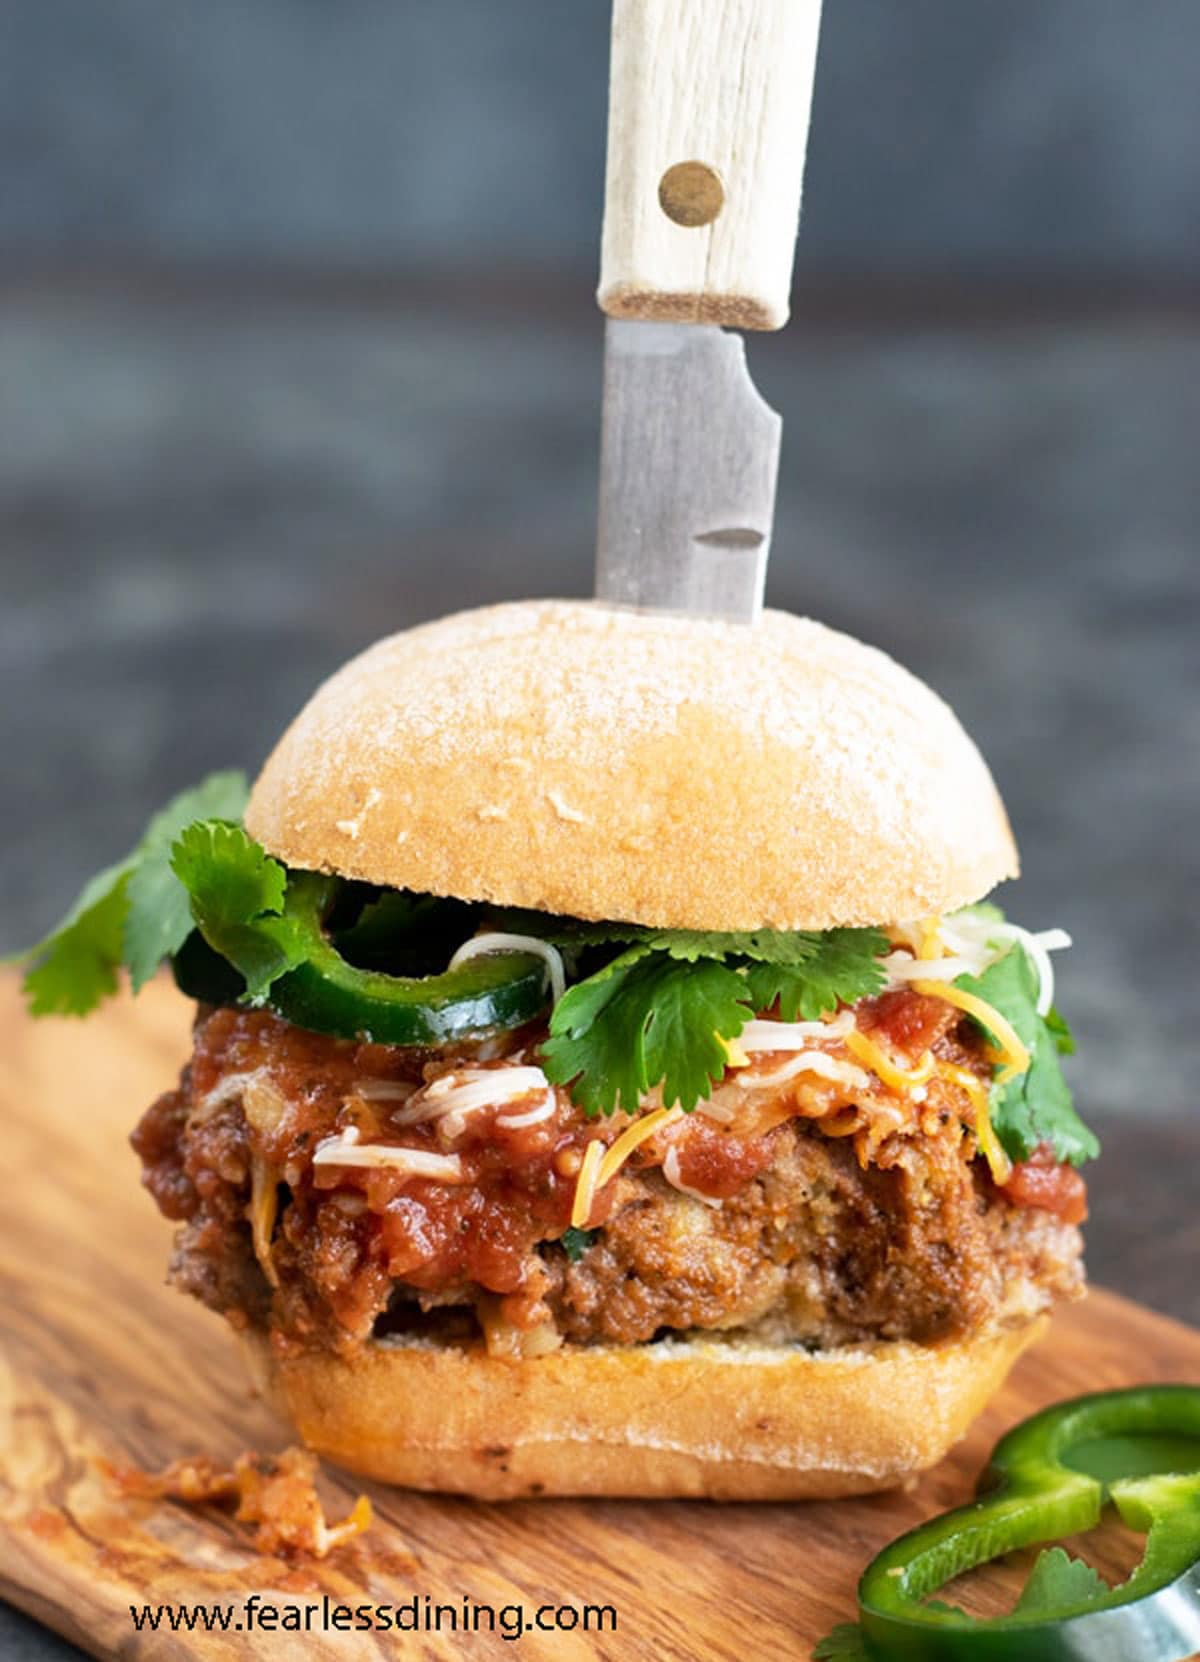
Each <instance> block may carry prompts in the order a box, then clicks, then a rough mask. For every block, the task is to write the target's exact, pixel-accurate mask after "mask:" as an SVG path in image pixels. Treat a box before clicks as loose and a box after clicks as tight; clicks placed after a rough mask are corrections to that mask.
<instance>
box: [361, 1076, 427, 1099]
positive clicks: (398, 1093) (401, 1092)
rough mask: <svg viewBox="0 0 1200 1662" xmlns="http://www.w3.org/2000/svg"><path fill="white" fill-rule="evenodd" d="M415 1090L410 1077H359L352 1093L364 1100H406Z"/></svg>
mask: <svg viewBox="0 0 1200 1662" xmlns="http://www.w3.org/2000/svg"><path fill="white" fill-rule="evenodd" d="M416 1090H417V1087H416V1086H415V1085H414V1084H413V1082H412V1080H411V1079H360V1080H359V1081H358V1082H357V1084H356V1085H355V1087H354V1091H353V1093H352V1094H353V1095H354V1096H357V1097H361V1098H362V1100H363V1101H364V1102H407V1101H408V1099H409V1097H410V1096H413V1095H415V1093H416Z"/></svg>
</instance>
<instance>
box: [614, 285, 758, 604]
mask: <svg viewBox="0 0 1200 1662" xmlns="http://www.w3.org/2000/svg"><path fill="white" fill-rule="evenodd" d="M782 431H783V422H782V420H781V418H780V417H779V415H778V414H777V413H776V412H775V411H774V410H772V409H771V408H770V406H769V405H768V404H767V403H766V402H765V400H764V399H763V398H762V397H761V396H760V394H759V393H758V391H757V389H756V388H755V386H754V383H753V381H752V380H751V379H750V372H749V370H748V369H747V367H746V349H745V343H744V342H743V340H742V337H741V336H740V335H737V334H734V333H732V332H729V331H726V330H723V329H719V328H716V327H715V326H713V325H710V324H689V323H627V322H619V321H616V320H615V319H612V318H610V319H609V320H608V322H607V324H606V326H605V342H604V414H603V422H602V427H601V440H600V509H599V520H598V527H597V539H596V597H597V599H599V600H602V601H605V602H606V603H607V604H608V605H612V606H631V607H637V608H639V609H644V610H654V611H666V612H685V613H687V614H688V615H689V616H692V617H714V618H726V619H729V620H731V621H733V622H736V623H753V622H754V621H755V620H756V619H757V617H758V616H759V613H760V612H761V610H762V599H763V586H764V584H765V581H766V569H767V556H768V554H769V552H770V546H771V529H772V526H773V524H774V518H775V485H776V480H777V478H778V474H779V446H780V436H781V434H782Z"/></svg>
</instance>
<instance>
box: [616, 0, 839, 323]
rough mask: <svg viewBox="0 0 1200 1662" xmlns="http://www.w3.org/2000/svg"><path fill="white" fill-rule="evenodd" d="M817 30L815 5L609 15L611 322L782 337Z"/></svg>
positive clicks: (783, 1) (763, 3) (723, 5)
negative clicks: (704, 326) (768, 332)
mask: <svg viewBox="0 0 1200 1662" xmlns="http://www.w3.org/2000/svg"><path fill="white" fill-rule="evenodd" d="M820 22H821V0H614V4H613V27H612V67H611V72H610V80H609V109H608V179H607V186H606V191H605V202H604V243H603V251H602V254H601V262H600V288H599V291H598V294H597V299H598V300H599V302H600V305H601V307H602V308H603V310H604V311H606V312H607V313H608V314H609V315H610V316H611V317H623V318H641V319H647V320H655V321H658V322H671V323H676V322H682V323H721V324H726V325H728V326H729V327H731V328H735V329H779V328H781V327H782V326H783V325H784V324H785V323H786V322H787V318H788V297H789V293H790V290H791V280H792V257H793V251H794V248H795V242H796V226H797V222H798V220H799V216H800V191H801V186H802V184H803V180H804V154H805V150H806V148H807V145H808V127H809V115H810V112H811V108H812V89H813V76H814V71H815V69H816V58H817V37H818V34H819V32H820Z"/></svg>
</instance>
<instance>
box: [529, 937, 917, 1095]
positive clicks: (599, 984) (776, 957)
mask: <svg viewBox="0 0 1200 1662" xmlns="http://www.w3.org/2000/svg"><path fill="white" fill-rule="evenodd" d="M887 950H888V942H887V938H886V936H885V935H883V933H882V932H881V931H880V930H877V929H832V930H829V931H827V932H826V933H824V934H821V933H817V932H813V931H793V932H783V931H776V930H760V931H757V932H754V933H747V934H729V935H721V934H698V933H692V932H690V931H683V930H647V931H646V932H645V934H644V938H643V939H641V940H639V941H637V942H635V943H634V944H633V945H632V946H630V947H628V948H627V950H626V951H624V952H622V953H620V954H619V955H618V956H617V957H616V958H614V959H613V960H612V961H611V962H610V963H609V964H606V965H605V966H604V968H603V969H601V970H599V971H597V973H596V974H595V975H592V976H589V977H588V978H587V979H586V980H584V981H580V982H577V983H576V984H575V986H573V987H571V988H570V989H569V991H568V992H567V994H566V996H565V997H564V998H562V999H560V1000H559V1003H558V1006H557V1008H556V1009H555V1011H554V1014H553V1015H552V1017H551V1019H550V1036H549V1038H548V1039H547V1040H546V1042H545V1043H544V1044H543V1046H542V1055H543V1065H544V1066H545V1068H546V1072H547V1076H548V1077H549V1078H550V1079H552V1080H553V1081H554V1082H555V1083H556V1084H560V1085H570V1086H571V1094H572V1096H573V1097H574V1098H575V1101H576V1102H578V1103H579V1105H580V1106H581V1107H582V1108H583V1110H584V1112H585V1113H588V1114H600V1113H603V1114H611V1113H612V1112H613V1111H614V1110H615V1109H617V1108H622V1109H624V1110H625V1111H626V1112H627V1113H632V1112H634V1111H635V1110H636V1108H637V1106H638V1103H639V1101H640V1099H641V1098H642V1097H643V1096H644V1095H645V1094H646V1092H647V1091H648V1090H650V1089H651V1087H653V1086H655V1085H661V1087H662V1097H663V1103H664V1105H665V1106H667V1107H671V1106H673V1105H674V1104H675V1103H680V1104H682V1106H683V1107H684V1108H685V1109H688V1110H691V1109H692V1108H694V1107H695V1106H696V1104H697V1102H699V1101H701V1100H702V1099H703V1098H705V1097H707V1096H709V1095H710V1094H711V1092H712V1088H713V1085H714V1084H716V1082H717V1081H718V1080H719V1079H721V1078H722V1076H723V1075H724V1073H725V1069H726V1067H727V1066H728V1062H729V1054H728V1051H727V1049H726V1046H725V1044H724V1043H723V1041H724V1040H727V1039H735V1038H736V1037H737V1035H738V1034H739V1033H740V1032H741V1030H742V1028H743V1027H744V1026H745V1025H746V1022H747V1021H749V1020H750V1018H751V1016H752V1015H753V1014H754V1012H755V1011H756V1010H767V1009H770V1008H771V1006H772V1005H774V1004H775V1003H776V1001H778V1002H779V1005H780V1009H781V1013H782V1015H783V1017H784V1019H785V1020H787V1021H793V1020H795V1018H796V1015H797V1013H800V1014H802V1015H803V1016H804V1018H805V1019H806V1020H812V1021H815V1020H816V1019H817V1018H818V1017H819V1016H820V1015H822V1014H823V1013H824V1012H825V1011H827V1010H834V1009H836V1008H837V1006H838V1004H839V1002H842V1001H844V1002H845V1003H847V1004H853V1003H854V1002H856V1001H857V1000H858V999H860V998H864V997H866V996H867V995H868V994H870V993H876V992H878V991H879V990H880V988H881V987H882V986H883V983H884V971H883V967H882V965H881V964H880V962H879V958H880V956H881V955H882V954H883V953H885V952H886V951H887Z"/></svg>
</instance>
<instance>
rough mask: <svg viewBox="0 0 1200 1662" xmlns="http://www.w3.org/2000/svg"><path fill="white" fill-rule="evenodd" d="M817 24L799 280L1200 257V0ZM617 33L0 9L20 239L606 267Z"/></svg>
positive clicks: (265, 12)
mask: <svg viewBox="0 0 1200 1662" xmlns="http://www.w3.org/2000/svg"><path fill="white" fill-rule="evenodd" d="M697 3H698V4H701V5H712V6H716V5H717V4H718V0H697ZM825 10H826V18H825V25H824V33H823V40H822V51H821V62H820V71H819V86H818V91H817V98H816V111H815V120H814V130H813V141H812V152H811V159H812V168H811V174H810V183H809V192H808V205H807V212H806V224H805V234H804V239H803V244H802V248H801V255H800V260H801V268H802V269H803V270H805V271H813V272H819V271H835V270H836V271H839V272H852V273H867V274H870V273H879V272H885V273H892V272H897V271H915V272H936V273H940V274H945V273H947V272H976V273H977V272H979V271H981V270H983V269H986V270H987V271H988V272H989V273H990V274H991V275H992V276H993V277H994V276H996V275H997V274H998V273H1008V274H1013V275H1017V274H1021V273H1025V272H1035V273H1048V272H1053V273H1056V274H1059V275H1066V276H1076V275H1079V274H1084V275H1088V276H1091V277H1095V276H1098V275H1117V276H1121V275H1126V274H1128V273H1130V272H1136V273H1140V274H1147V273H1149V274H1154V275H1156V276H1159V277H1172V276H1175V275H1177V274H1181V273H1194V272H1195V271H1196V270H1197V268H1198V266H1200V171H1198V169H1197V166H1196V160H1195V158H1196V157H1197V155H1198V154H1200V6H1197V5H1196V3H1195V0H1000V3H995V0H993V3H987V4H984V3H978V0H976V3H964V0H829V3H828V4H827V6H826V8H825ZM607 21H608V5H607V0H104V3H103V4H98V3H97V0H0V249H2V248H8V249H9V250H14V251H18V252H28V253H45V252H46V251H47V250H52V251H62V250H67V251H70V252H71V253H72V254H76V253H80V252H83V251H98V250H103V251H105V252H108V253H113V252H114V251H115V252H118V253H127V252H128V251H130V250H133V249H137V250H141V251H148V252H153V253H154V254H157V255H162V256H168V257H183V258H194V257H197V256H202V257H204V258H206V259H211V258H212V257H214V256H217V255H219V256H222V257H226V258H234V259H238V258H242V257H245V256H254V257H270V258H274V259H278V258H286V259H291V260H295V259H299V260H303V261H309V262H311V261H316V262H320V263H323V264H324V263H328V262H330V261H343V262H348V263H353V264H371V263H374V262H379V261H386V262H388V263H389V264H390V265H392V266H397V265H399V266H412V265H414V264H420V263H423V262H434V263H443V262H447V261H455V262H461V261H467V262H471V261H479V260H493V259H499V260H501V261H509V260H516V261H518V262H521V263H525V262H531V261H539V260H554V261H560V262H561V261H565V262H572V261H575V262H581V263H583V264H588V263H590V261H591V259H592V253H593V249H594V246H595V242H596V218H597V208H598V202H599V196H600V186H601V175H602V167H603V113H604V100H605V79H606V61H607V38H606V36H607Z"/></svg>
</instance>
